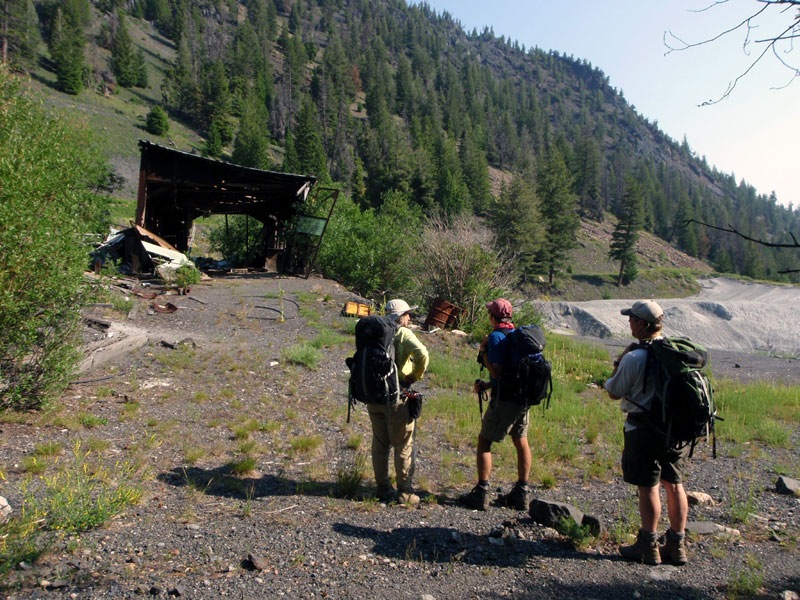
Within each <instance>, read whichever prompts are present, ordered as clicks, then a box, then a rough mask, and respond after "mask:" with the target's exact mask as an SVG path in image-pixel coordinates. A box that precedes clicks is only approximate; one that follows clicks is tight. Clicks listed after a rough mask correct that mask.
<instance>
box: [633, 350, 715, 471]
mask: <svg viewBox="0 0 800 600" xmlns="http://www.w3.org/2000/svg"><path fill="white" fill-rule="evenodd" d="M639 347H640V348H643V349H646V350H647V369H646V376H645V377H650V376H654V377H655V378H656V395H655V398H654V402H653V406H652V408H651V409H650V410H649V411H648V415H647V417H646V419H647V422H648V423H649V424H650V425H651V426H652V427H654V428H655V429H656V430H657V431H659V432H661V433H662V434H663V435H664V436H665V438H666V443H667V446H669V447H683V446H686V445H690V444H691V450H690V452H689V456H691V455H692V453H693V452H694V447H695V445H696V444H697V440H698V439H699V438H701V437H705V438H706V440H708V438H711V440H712V454H713V456H714V458H716V457H717V444H716V436H715V435H714V422H715V421H716V420H720V421H721V420H722V419H721V417H718V416H717V409H716V406H715V404H714V393H713V390H712V389H711V382H710V381H709V380H708V376H707V375H706V373H705V371H703V369H704V368H705V366H706V364H707V363H708V352H707V351H706V349H705V348H704V347H703V346H701V345H700V344H697V343H695V342H693V341H691V340H689V339H687V338H681V337H663V338H659V339H656V340H653V341H652V342H649V343H643V344H640V346H639ZM645 383H646V381H645Z"/></svg>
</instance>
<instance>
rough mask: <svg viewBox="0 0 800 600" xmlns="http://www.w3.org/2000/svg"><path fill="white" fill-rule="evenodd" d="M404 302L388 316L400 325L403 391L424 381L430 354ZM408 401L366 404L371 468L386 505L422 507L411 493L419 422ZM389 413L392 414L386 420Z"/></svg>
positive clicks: (397, 340)
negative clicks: (392, 471)
mask: <svg viewBox="0 0 800 600" xmlns="http://www.w3.org/2000/svg"><path fill="white" fill-rule="evenodd" d="M415 308H417V307H416V306H409V305H408V303H407V302H406V301H405V300H400V299H396V300H390V301H389V302H387V303H386V315H387V316H388V317H390V318H392V319H394V320H395V321H396V322H397V325H398V328H397V333H396V334H395V336H394V349H395V363H396V365H397V376H398V379H399V381H400V387H401V388H408V387H409V386H410V385H411V384H413V383H414V382H416V381H419V380H420V379H422V376H423V375H424V373H425V370H426V369H427V368H428V350H427V348H425V346H424V345H423V344H422V342H420V341H419V340H418V339H417V336H416V335H414V332H413V331H411V330H410V329H409V328H408V325H409V323H410V322H411V311H413V310H414V309H415ZM406 402H407V401H406V398H404V397H403V396H402V395H401V397H400V399H399V400H398V401H397V402H396V403H395V404H393V405H392V406H390V407H388V408H387V406H386V405H384V404H367V412H368V413H369V418H370V421H371V423H372V468H373V470H374V471H375V483H376V484H377V486H378V492H377V495H378V499H379V500H381V501H383V502H391V501H392V500H397V502H399V503H401V504H419V496H417V495H416V494H414V493H413V491H412V479H413V477H414V452H413V450H414V427H415V425H416V421H415V420H414V419H412V418H410V417H409V413H408V406H407V405H406ZM387 411H388V412H389V414H388V418H387ZM392 448H394V467H395V475H396V477H397V492H395V490H394V488H393V487H392V484H391V480H390V478H389V453H390V450H391V449H392Z"/></svg>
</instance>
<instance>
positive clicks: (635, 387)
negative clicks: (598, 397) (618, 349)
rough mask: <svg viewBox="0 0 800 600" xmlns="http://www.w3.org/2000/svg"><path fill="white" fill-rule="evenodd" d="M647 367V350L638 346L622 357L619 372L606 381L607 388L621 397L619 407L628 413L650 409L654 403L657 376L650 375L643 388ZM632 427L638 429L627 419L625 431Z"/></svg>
mask: <svg viewBox="0 0 800 600" xmlns="http://www.w3.org/2000/svg"><path fill="white" fill-rule="evenodd" d="M646 368H647V350H644V349H643V348H638V349H636V350H632V351H631V352H628V353H627V354H626V355H625V356H623V357H622V360H621V361H620V362H619V367H617V372H616V373H615V374H614V376H613V377H611V378H610V379H609V380H608V381H606V385H605V387H606V390H608V391H609V392H611V394H613V395H614V396H618V397H620V398H621V400H620V403H619V407H620V408H621V409H622V410H623V411H624V412H626V413H630V414H634V413H641V412H644V411H645V410H649V409H650V406H651V404H652V403H653V397H654V396H655V390H656V384H655V381H654V379H655V378H653V377H649V378H648V379H647V382H646V383H647V385H646V386H645V387H644V388H643V384H644V383H645V369H646ZM634 403H635V404H634ZM637 405H638V406H637ZM632 429H636V426H635V425H632V424H631V423H630V421H627V420H626V421H625V431H630V430H632Z"/></svg>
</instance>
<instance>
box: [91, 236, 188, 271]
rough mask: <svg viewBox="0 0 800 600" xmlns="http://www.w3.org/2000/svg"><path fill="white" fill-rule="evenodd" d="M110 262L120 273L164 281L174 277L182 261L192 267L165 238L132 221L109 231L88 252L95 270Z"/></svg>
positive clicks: (182, 263)
mask: <svg viewBox="0 0 800 600" xmlns="http://www.w3.org/2000/svg"><path fill="white" fill-rule="evenodd" d="M110 263H113V264H115V265H116V269H117V270H119V271H121V272H122V273H128V274H129V275H133V276H147V277H152V276H153V275H157V276H158V277H160V278H161V279H163V280H165V281H172V280H173V279H175V272H176V271H177V270H178V269H179V268H181V267H182V266H184V265H190V266H192V267H194V263H193V262H192V261H191V260H189V259H188V258H187V257H186V255H185V254H183V253H182V252H179V251H178V250H176V249H175V248H174V247H173V246H172V245H171V244H169V242H166V241H164V240H163V239H162V238H160V237H159V236H157V235H156V234H154V233H152V232H150V231H148V230H147V229H145V228H144V227H141V226H139V225H136V224H134V223H133V222H132V223H131V226H130V227H129V228H127V229H123V230H122V231H112V233H110V234H109V235H108V237H107V238H106V240H105V241H104V242H103V243H102V244H101V245H100V246H99V247H98V248H97V249H96V250H95V251H94V253H93V254H92V268H93V269H94V270H95V272H99V271H100V269H101V268H102V267H103V266H104V265H108V264H110Z"/></svg>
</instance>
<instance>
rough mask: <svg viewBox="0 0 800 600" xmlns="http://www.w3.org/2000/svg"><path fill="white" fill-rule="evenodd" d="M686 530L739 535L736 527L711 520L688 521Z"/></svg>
mask: <svg viewBox="0 0 800 600" xmlns="http://www.w3.org/2000/svg"><path fill="white" fill-rule="evenodd" d="M686 531H688V532H689V533H691V534H694V535H732V536H739V535H741V532H740V531H739V530H738V529H731V528H730V527H724V526H722V525H718V524H716V523H712V522H711V521H689V522H688V523H686Z"/></svg>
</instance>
